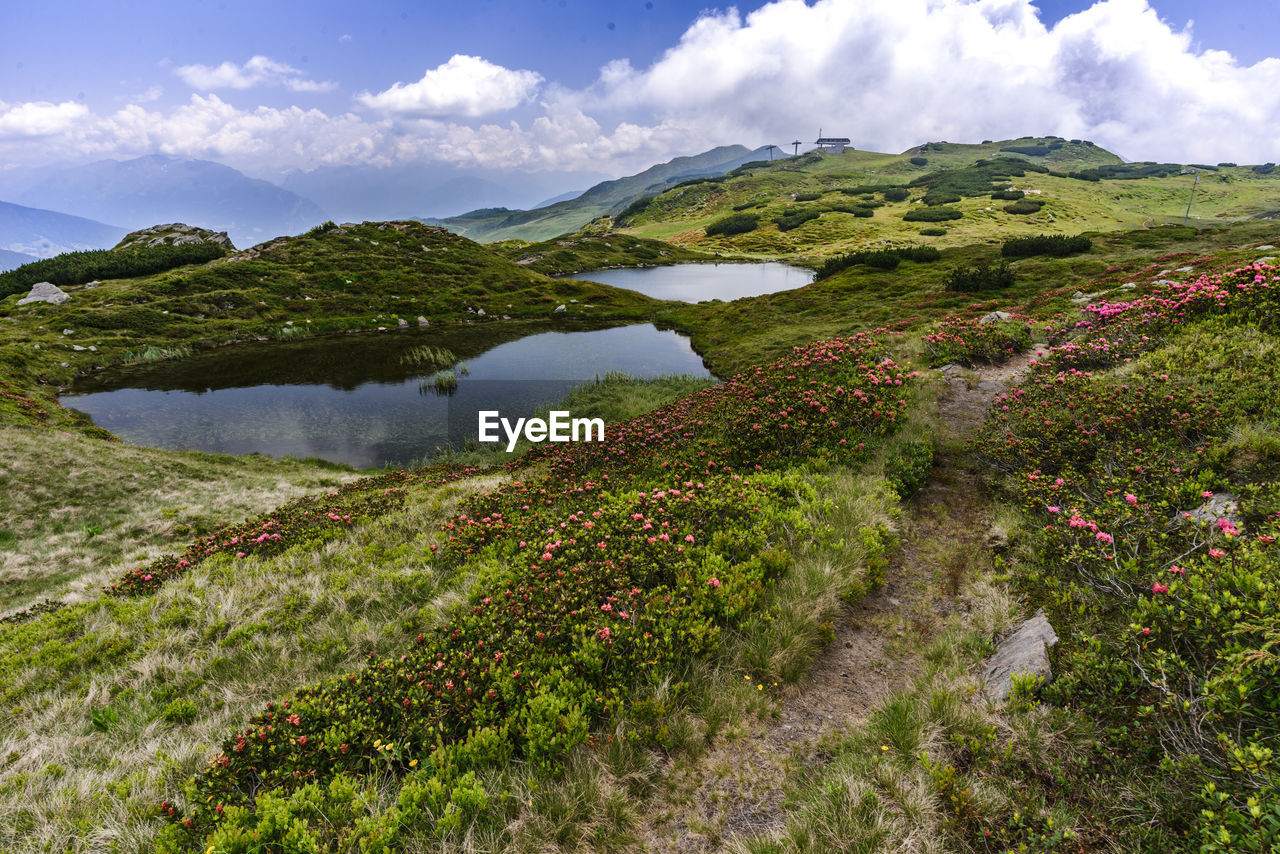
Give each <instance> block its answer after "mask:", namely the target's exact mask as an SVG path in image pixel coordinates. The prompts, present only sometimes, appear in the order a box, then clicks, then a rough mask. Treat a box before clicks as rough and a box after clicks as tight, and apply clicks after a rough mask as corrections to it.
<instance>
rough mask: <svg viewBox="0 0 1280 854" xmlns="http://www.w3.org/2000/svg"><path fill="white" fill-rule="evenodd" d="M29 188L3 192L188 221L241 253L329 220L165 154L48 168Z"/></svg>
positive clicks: (276, 190) (120, 216)
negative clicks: (223, 237) (220, 235)
mask: <svg viewBox="0 0 1280 854" xmlns="http://www.w3.org/2000/svg"><path fill="white" fill-rule="evenodd" d="M24 183H25V185H24V186H22V187H21V188H20V189H19V190H18V191H17V192H5V191H4V190H5V188H4V187H3V186H0V194H3V195H4V196H5V197H7V198H11V199H14V200H15V201H17V202H20V203H22V204H25V205H34V206H38V207H41V208H48V209H52V210H58V211H66V212H67V213H70V214H75V215H76V216H80V217H89V218H92V219H97V220H105V221H110V222H119V223H124V224H125V225H127V226H129V227H130V228H142V227H146V226H151V225H155V224H157V223H167V222H185V223H187V224H188V225H197V226H201V227H204V228H209V229H212V230H214V231H225V232H227V233H228V234H229V235H230V236H231V239H232V240H233V241H234V242H235V244H236V245H237V246H241V247H244V246H250V245H252V244H255V243H260V242H262V241H264V240H268V239H270V238H272V237H277V236H279V235H281V234H297V233H299V232H302V231H305V230H306V229H308V228H311V227H312V226H314V225H318V224H319V223H321V222H323V221H324V220H325V219H327V218H328V214H326V213H325V211H324V210H322V209H321V208H320V206H319V205H317V204H316V203H315V202H312V201H311V200H309V199H305V198H303V197H302V196H299V195H298V194H297V193H293V192H290V191H289V190H286V189H284V188H283V187H277V186H276V185H275V184H272V183H270V182H269V181H262V180H258V179H255V178H250V177H248V176H247V175H245V174H244V173H242V172H239V171H237V170H235V169H232V168H231V167H229V166H223V165H222V164H220V163H213V162H210V161H208V160H186V159H181V158H176V157H167V156H165V155H160V154H154V155H148V156H146V157H139V158H136V159H134V160H124V161H118V160H100V161H97V162H96V163H88V164H84V165H79V166H64V167H52V168H45V169H43V170H39V171H38V172H37V173H36V174H35V175H33V176H31V177H30V178H28V179H26V181H25V182H24ZM125 231H126V230H125V229H122V230H121V231H120V234H119V235H118V236H117V238H116V239H117V240H118V239H119V237H120V236H123V234H124V233H125ZM2 234H3V232H0V235H2Z"/></svg>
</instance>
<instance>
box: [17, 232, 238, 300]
mask: <svg viewBox="0 0 1280 854" xmlns="http://www.w3.org/2000/svg"><path fill="white" fill-rule="evenodd" d="M226 254H227V250H226V249H225V248H223V247H222V246H219V245H217V244H216V243H187V244H184V245H182V246H152V247H148V248H136V249H93V250H90V251H87V252H65V253H63V254H62V255H57V256H55V257H53V258H46V259H44V260H42V261H32V262H31V263H30V264H23V265H22V266H21V267H18V268H16V269H13V270H10V271H9V272H7V273H0V299H3V298H4V297H7V296H9V294H16V293H21V292H23V291H25V290H28V289H29V288H30V287H31V286H32V285H34V284H35V283H37V282H51V283H52V284H55V285H58V286H59V287H63V286H68V285H82V284H84V283H85V282H90V281H93V280H94V279H124V278H132V277H135V276H149V275H152V274H155V273H163V272H164V271H165V270H172V269H173V268H175V267H182V266H185V265H187V264H204V263H206V262H209V261H212V260H214V259H215V258H222V257H224V256H225V255H226Z"/></svg>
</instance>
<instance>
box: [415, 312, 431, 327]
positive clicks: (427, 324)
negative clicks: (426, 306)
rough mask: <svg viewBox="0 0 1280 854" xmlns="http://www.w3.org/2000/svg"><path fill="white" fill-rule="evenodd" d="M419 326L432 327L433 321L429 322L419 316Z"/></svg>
mask: <svg viewBox="0 0 1280 854" xmlns="http://www.w3.org/2000/svg"><path fill="white" fill-rule="evenodd" d="M418 325H419V326H430V325H431V321H429V320H427V319H426V318H425V317H423V316H422V315H418Z"/></svg>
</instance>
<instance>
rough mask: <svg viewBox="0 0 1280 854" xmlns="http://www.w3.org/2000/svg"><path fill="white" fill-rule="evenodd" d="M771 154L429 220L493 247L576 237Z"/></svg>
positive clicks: (687, 161)
mask: <svg viewBox="0 0 1280 854" xmlns="http://www.w3.org/2000/svg"><path fill="white" fill-rule="evenodd" d="M767 156H768V150H767V149H765V148H763V147H762V148H757V149H756V150H755V151H751V150H750V149H748V148H747V147H746V146H743V145H725V146H720V147H718V148H713V149H711V150H710V151H704V152H702V153H701V154H696V155H693V156H692V157H677V158H675V159H673V160H669V161H667V162H666V163H659V164H658V165H656V166H651V167H649V168H648V169H646V170H644V171H643V172H640V173H638V174H636V175H630V176H628V177H626V178H618V179H617V180H613V181H603V182H601V183H599V184H596V185H595V186H594V187H592V188H591V189H589V190H587V191H586V192H584V193H581V194H577V195H574V196H573V197H572V198H570V199H567V200H564V201H556V200H550V202H551V203H549V204H546V205H545V206H544V207H537V208H534V209H532V210H508V209H506V208H482V209H479V210H474V211H469V212H468V213H464V214H459V215H458V216H451V217H445V218H443V219H428V220H424V221H426V222H431V223H433V224H436V225H443V226H445V227H446V228H448V229H449V230H451V231H455V232H457V233H458V234H461V235H464V236H466V237H469V238H471V239H472V240H477V241H482V242H491V241H495V240H506V239H509V238H519V239H522V240H529V241H538V240H547V239H549V238H552V237H555V236H556V235H559V234H565V233H567V232H571V231H576V230H577V229H579V228H581V227H582V226H584V225H586V224H587V223H588V222H590V221H591V220H593V219H595V218H596V217H598V216H605V215H609V214H615V213H618V212H619V211H621V210H622V209H623V208H625V207H626V206H627V205H629V204H630V203H631V202H633V201H635V200H636V199H638V198H641V197H642V196H652V195H657V194H658V193H660V192H662V191H663V190H665V189H667V188H668V187H670V186H672V185H673V184H678V183H680V182H681V181H686V180H688V179H690V178H705V177H715V176H719V175H724V174H725V173H727V172H729V171H731V170H733V169H736V168H737V167H739V166H741V165H742V164H743V163H747V162H750V161H752V160H761V159H764V158H765V157H767Z"/></svg>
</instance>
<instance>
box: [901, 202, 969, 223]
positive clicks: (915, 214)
mask: <svg viewBox="0 0 1280 854" xmlns="http://www.w3.org/2000/svg"><path fill="white" fill-rule="evenodd" d="M962 216H964V214H963V213H961V212H960V211H958V210H956V209H955V208H949V207H945V206H940V207H920V208H914V207H913V208H912V209H911V210H909V211H907V212H906V213H905V214H903V215H902V219H903V221H904V222H946V221H947V220H951V219H960V218H961V217H962Z"/></svg>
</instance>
